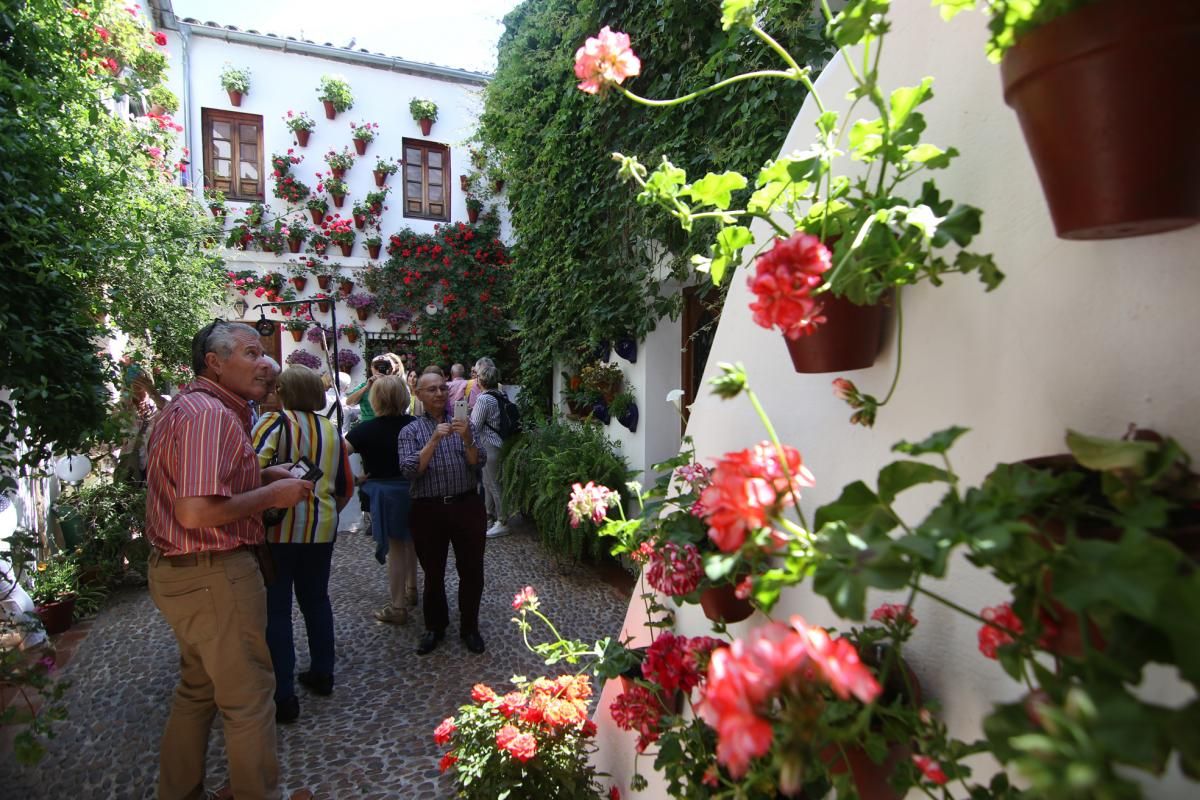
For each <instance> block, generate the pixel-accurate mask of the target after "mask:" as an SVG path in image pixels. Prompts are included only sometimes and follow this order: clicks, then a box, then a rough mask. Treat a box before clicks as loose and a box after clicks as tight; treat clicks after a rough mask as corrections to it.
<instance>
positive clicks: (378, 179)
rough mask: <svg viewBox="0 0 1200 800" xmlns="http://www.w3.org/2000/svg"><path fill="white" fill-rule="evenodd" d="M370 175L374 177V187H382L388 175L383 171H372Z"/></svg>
mask: <svg viewBox="0 0 1200 800" xmlns="http://www.w3.org/2000/svg"><path fill="white" fill-rule="evenodd" d="M371 174H372V175H374V176H375V185H376V186H383V185H385V184H386V183H387V177H388V174H387V173H386V172H384V171H383V170H378V169H373V170H371Z"/></svg>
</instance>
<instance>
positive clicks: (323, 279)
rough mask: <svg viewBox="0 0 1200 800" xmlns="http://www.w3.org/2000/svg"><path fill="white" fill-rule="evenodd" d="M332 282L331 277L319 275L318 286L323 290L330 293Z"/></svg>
mask: <svg viewBox="0 0 1200 800" xmlns="http://www.w3.org/2000/svg"><path fill="white" fill-rule="evenodd" d="M330 280H332V279H331V277H330V276H329V275H318V276H317V286H320V287H321V289H322V290H324V291H326V292H327V291H329V282H330Z"/></svg>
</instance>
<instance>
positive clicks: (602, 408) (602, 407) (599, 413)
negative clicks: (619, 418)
mask: <svg viewBox="0 0 1200 800" xmlns="http://www.w3.org/2000/svg"><path fill="white" fill-rule="evenodd" d="M592 416H593V417H595V418H596V419H598V420H600V421H601V422H603V423H604V424H605V425H607V424H608V423H610V422H612V416H611V415H610V414H609V413H608V403H606V402H604V401H603V400H598V401H597V402H596V403H595V405H593V406H592Z"/></svg>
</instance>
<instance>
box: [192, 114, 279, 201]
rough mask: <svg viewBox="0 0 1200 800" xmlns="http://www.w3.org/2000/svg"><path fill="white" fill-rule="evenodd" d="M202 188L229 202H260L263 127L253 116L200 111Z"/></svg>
mask: <svg viewBox="0 0 1200 800" xmlns="http://www.w3.org/2000/svg"><path fill="white" fill-rule="evenodd" d="M200 124H201V128H202V130H203V135H204V184H205V186H209V187H211V188H213V189H217V190H219V191H222V192H224V193H225V197H227V198H228V199H230V200H246V201H250V202H253V201H255V200H262V199H263V191H264V186H263V147H262V144H263V123H262V117H260V116H257V115H255V114H237V113H234V112H232V111H216V110H214V109H211V108H205V109H201V112H200Z"/></svg>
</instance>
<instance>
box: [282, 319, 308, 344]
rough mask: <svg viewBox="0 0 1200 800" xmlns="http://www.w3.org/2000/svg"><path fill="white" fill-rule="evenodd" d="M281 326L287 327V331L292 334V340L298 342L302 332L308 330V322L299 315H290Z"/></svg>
mask: <svg viewBox="0 0 1200 800" xmlns="http://www.w3.org/2000/svg"><path fill="white" fill-rule="evenodd" d="M283 327H285V328H287V330H288V333H290V334H292V341H294V342H298V341H300V339H301V337H303V336H304V332H305V331H306V330H308V322H306V321H305V320H302V319H300V318H299V317H292V318H290V319H289V320H287V321H286V322H284V323H283Z"/></svg>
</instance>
